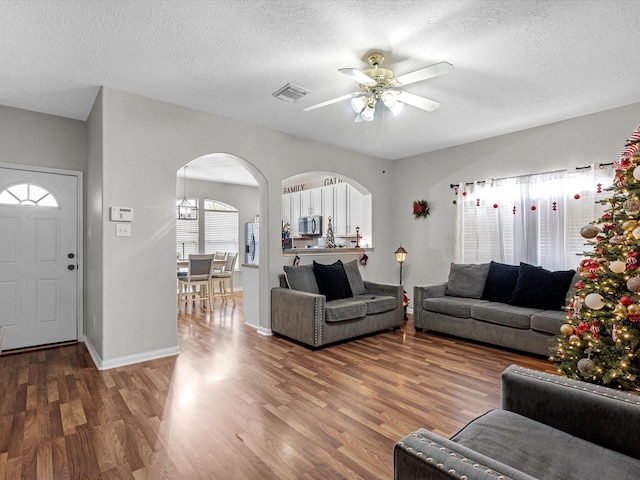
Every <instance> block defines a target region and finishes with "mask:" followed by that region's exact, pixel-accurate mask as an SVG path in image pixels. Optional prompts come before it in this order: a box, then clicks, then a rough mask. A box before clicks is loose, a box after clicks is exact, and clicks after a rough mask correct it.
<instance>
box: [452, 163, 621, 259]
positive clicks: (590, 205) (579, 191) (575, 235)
mask: <svg viewBox="0 0 640 480" xmlns="http://www.w3.org/2000/svg"><path fill="white" fill-rule="evenodd" d="M613 174H614V170H613V169H611V168H602V167H601V168H595V167H594V168H589V169H580V170H576V171H575V172H573V171H571V172H568V171H556V172H548V173H542V174H535V175H526V176H521V177H511V178H506V179H500V180H495V181H493V182H484V181H483V182H478V183H475V184H474V183H468V184H463V188H461V189H460V190H461V191H460V192H459V196H458V200H457V205H458V219H457V223H458V228H457V242H458V244H457V256H456V260H457V261H458V262H460V263H484V262H488V261H489V260H495V261H498V262H504V263H508V264H512V265H517V264H518V263H519V262H521V261H522V262H527V263H531V264H534V265H541V266H543V267H545V268H548V269H551V270H560V269H570V268H575V267H576V266H577V264H578V263H579V262H580V260H581V254H583V253H584V252H585V250H589V248H588V246H586V241H585V239H584V238H582V236H581V235H580V228H581V227H582V226H584V225H587V224H589V223H590V222H593V221H594V220H596V219H598V218H599V217H600V216H601V215H602V213H603V212H604V211H605V210H606V206H604V205H601V204H600V203H599V202H600V201H602V200H604V199H605V198H607V197H609V196H610V192H607V191H606V190H605V189H604V188H602V187H603V186H605V185H610V184H611V183H612V181H613Z"/></svg>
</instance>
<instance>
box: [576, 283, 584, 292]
mask: <svg viewBox="0 0 640 480" xmlns="http://www.w3.org/2000/svg"><path fill="white" fill-rule="evenodd" d="M583 288H584V283H582V282H578V283H576V290H582V289H583Z"/></svg>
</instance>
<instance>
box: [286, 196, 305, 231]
mask: <svg viewBox="0 0 640 480" xmlns="http://www.w3.org/2000/svg"><path fill="white" fill-rule="evenodd" d="M300 202H301V199H300V192H294V193H285V194H283V195H282V217H281V218H282V221H283V222H284V223H288V224H289V225H290V226H291V230H290V235H291V236H292V237H297V236H298V235H299V233H298V220H300V217H301V215H300V208H301V204H300Z"/></svg>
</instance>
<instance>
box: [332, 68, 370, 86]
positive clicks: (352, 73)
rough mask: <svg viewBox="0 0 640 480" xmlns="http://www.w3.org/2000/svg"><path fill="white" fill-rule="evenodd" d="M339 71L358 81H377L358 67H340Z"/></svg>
mask: <svg viewBox="0 0 640 480" xmlns="http://www.w3.org/2000/svg"><path fill="white" fill-rule="evenodd" d="M338 71H339V72H340V73H342V74H344V75H346V76H347V77H349V78H352V79H353V80H355V81H356V82H358V83H376V82H375V80H373V79H372V78H371V77H369V76H368V75H366V74H365V73H364V72H361V71H360V70H358V69H357V68H339V69H338Z"/></svg>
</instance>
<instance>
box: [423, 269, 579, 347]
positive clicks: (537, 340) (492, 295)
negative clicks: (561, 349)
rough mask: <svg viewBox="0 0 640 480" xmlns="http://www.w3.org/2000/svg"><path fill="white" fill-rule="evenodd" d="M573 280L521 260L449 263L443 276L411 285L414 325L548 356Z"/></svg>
mask: <svg viewBox="0 0 640 480" xmlns="http://www.w3.org/2000/svg"><path fill="white" fill-rule="evenodd" d="M578 280H579V276H578V274H577V273H576V272H575V271H573V270H566V271H561V272H550V271H547V270H545V269H542V268H540V267H534V266H531V265H528V264H525V263H521V264H520V265H505V264H501V263H497V262H491V263H486V264H468V265H463V264H451V269H450V272H449V280H448V282H446V283H441V284H438V285H428V286H416V287H414V290H413V322H414V326H415V328H416V330H420V331H422V330H431V331H435V332H440V333H445V334H448V335H454V336H457V337H462V338H467V339H470V340H476V341H479V342H486V343H490V344H493V345H498V346H501V347H507V348H512V349H515V350H521V351H524V352H529V353H534V354H537V355H544V356H548V354H549V340H550V339H551V338H552V337H553V336H555V335H557V334H559V333H560V325H562V324H563V323H565V322H566V318H567V313H566V312H565V311H563V310H562V307H563V306H564V305H567V304H568V301H569V299H570V298H571V297H572V296H573V294H574V292H575V283H576V282H577V281H578Z"/></svg>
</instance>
